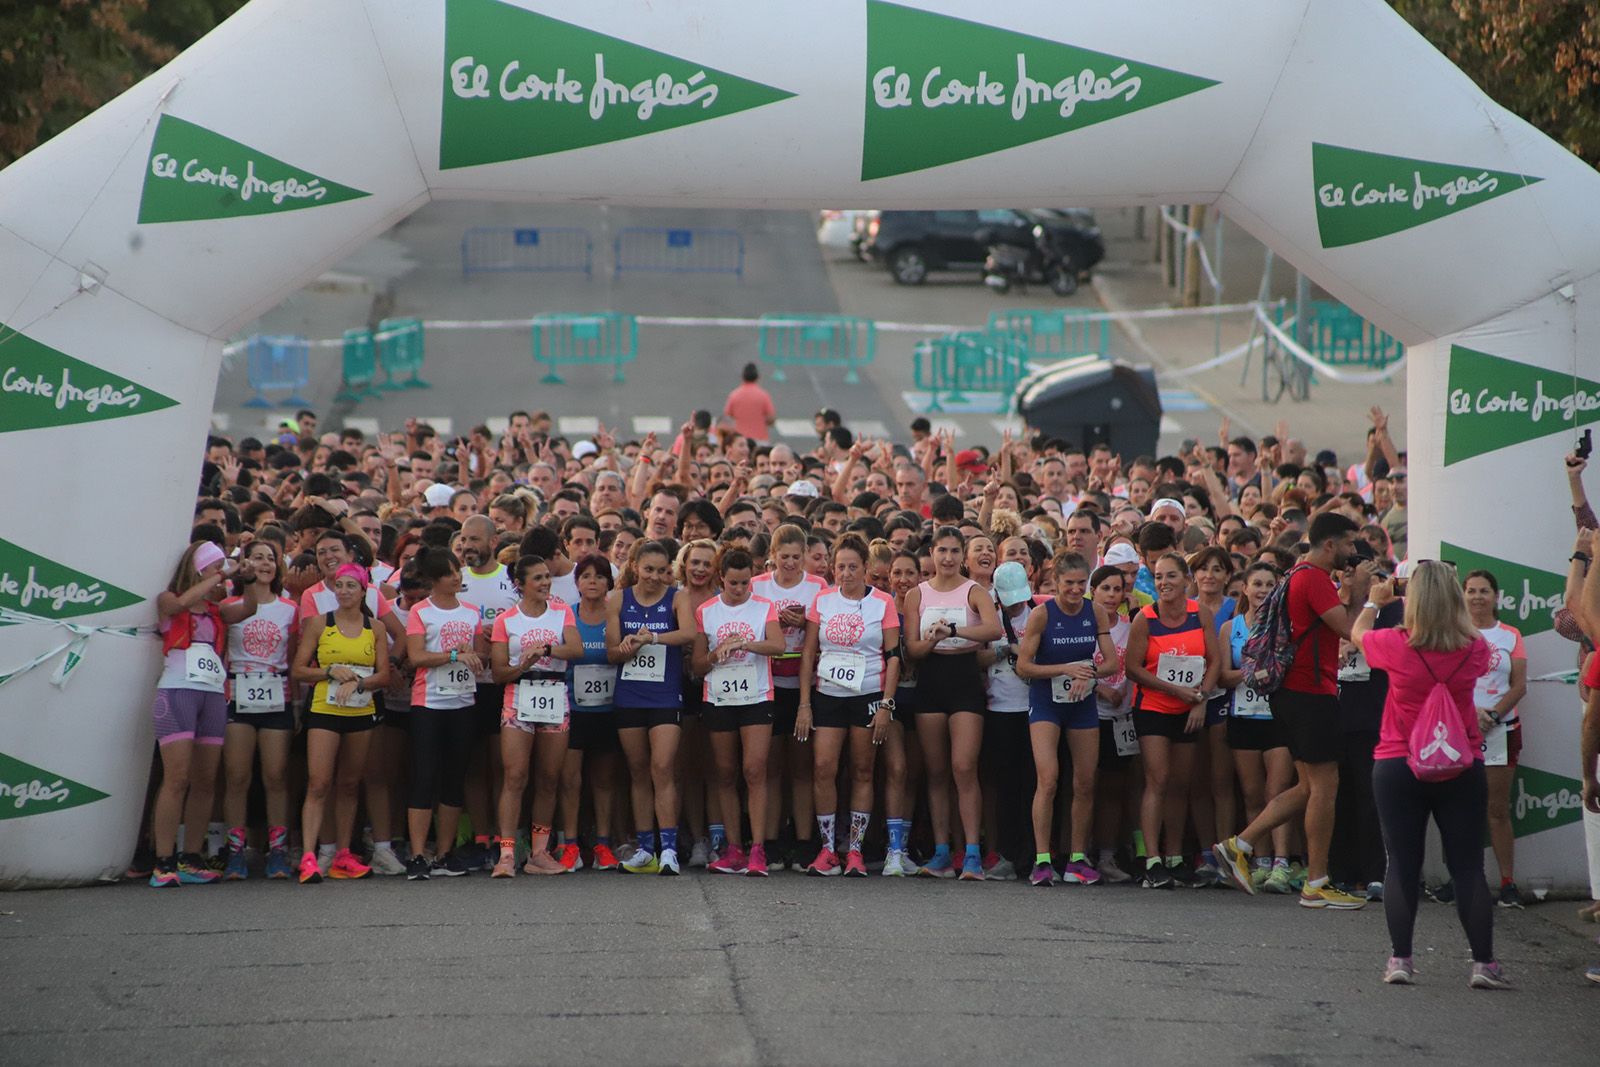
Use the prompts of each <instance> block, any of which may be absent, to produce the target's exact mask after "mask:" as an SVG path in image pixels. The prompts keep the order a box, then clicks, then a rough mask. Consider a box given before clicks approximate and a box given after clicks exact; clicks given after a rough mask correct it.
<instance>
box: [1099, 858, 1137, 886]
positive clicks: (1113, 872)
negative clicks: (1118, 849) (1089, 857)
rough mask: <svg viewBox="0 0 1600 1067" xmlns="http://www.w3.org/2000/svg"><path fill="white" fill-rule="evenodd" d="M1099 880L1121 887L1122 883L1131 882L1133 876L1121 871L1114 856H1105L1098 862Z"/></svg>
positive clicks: (1120, 866)
mask: <svg viewBox="0 0 1600 1067" xmlns="http://www.w3.org/2000/svg"><path fill="white" fill-rule="evenodd" d="M1099 870H1100V880H1101V881H1102V882H1106V883H1109V884H1111V885H1122V884H1123V883H1124V882H1131V881H1133V875H1131V874H1129V873H1128V872H1127V871H1125V870H1123V869H1122V865H1121V864H1119V863H1118V862H1117V859H1116V857H1115V856H1106V857H1105V858H1104V859H1102V860H1101V861H1100V867H1099Z"/></svg>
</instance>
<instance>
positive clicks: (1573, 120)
mask: <svg viewBox="0 0 1600 1067" xmlns="http://www.w3.org/2000/svg"><path fill="white" fill-rule="evenodd" d="M1389 2H1390V4H1391V5H1392V6H1393V7H1394V9H1395V11H1396V12H1398V13H1399V14H1400V15H1401V16H1402V17H1404V18H1405V19H1406V21H1408V22H1410V23H1411V25H1412V26H1414V27H1415V28H1416V30H1417V32H1418V33H1420V34H1422V36H1424V37H1426V38H1427V39H1428V41H1429V43H1430V44H1432V45H1433V46H1434V47H1435V48H1437V49H1438V50H1439V51H1440V52H1443V53H1444V54H1445V55H1446V56H1447V57H1449V59H1450V61H1451V62H1452V63H1454V64H1455V65H1456V66H1458V67H1460V68H1461V69H1462V70H1463V71H1465V72H1466V75H1467V76H1468V77H1469V78H1471V79H1472V80H1473V81H1474V82H1476V83H1477V84H1478V86H1479V87H1480V88H1482V89H1483V91H1484V92H1486V93H1488V94H1489V95H1490V96H1491V97H1493V98H1494V99H1495V100H1496V101H1498V102H1499V103H1500V104H1501V106H1503V107H1505V108H1506V110H1508V111H1511V112H1512V113H1514V114H1516V115H1519V116H1521V117H1522V118H1524V119H1526V120H1527V121H1528V122H1530V123H1532V124H1533V125H1534V126H1537V127H1538V128H1539V129H1541V130H1543V131H1544V132H1545V133H1546V134H1548V135H1549V136H1550V137H1551V138H1553V139H1554V140H1556V141H1557V142H1559V143H1560V144H1562V145H1564V146H1565V147H1566V148H1567V149H1568V150H1569V151H1570V152H1572V153H1573V154H1574V155H1576V156H1578V157H1579V158H1581V159H1583V160H1584V161H1585V162H1587V163H1588V164H1589V165H1590V166H1600V5H1596V4H1595V3H1593V2H1592V0H1389Z"/></svg>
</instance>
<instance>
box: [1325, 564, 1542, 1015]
mask: <svg viewBox="0 0 1600 1067" xmlns="http://www.w3.org/2000/svg"><path fill="white" fill-rule="evenodd" d="M1394 598H1395V595H1394V585H1393V583H1392V582H1377V583H1374V584H1373V586H1372V589H1371V591H1370V592H1369V593H1368V599H1367V602H1366V604H1365V605H1364V606H1363V607H1362V609H1361V614H1360V615H1358V616H1356V620H1355V623H1354V624H1353V625H1352V626H1351V628H1350V640H1351V641H1352V642H1353V643H1354V644H1355V646H1356V647H1357V648H1359V649H1360V650H1361V651H1362V652H1363V653H1364V654H1365V655H1366V657H1367V662H1368V663H1370V664H1371V665H1372V666H1373V667H1374V668H1376V669H1379V670H1384V671H1387V672H1389V695H1388V697H1387V699H1386V700H1385V701H1384V705H1383V725H1382V727H1381V729H1380V731H1379V736H1378V747H1377V748H1376V749H1375V750H1374V751H1373V761H1374V762H1373V768H1372V789H1373V793H1374V795H1375V797H1376V800H1377V803H1378V821H1379V824H1380V825H1381V826H1382V827H1383V843H1384V847H1385V849H1386V850H1387V852H1388V854H1389V870H1388V873H1387V875H1386V876H1385V877H1384V883H1383V914H1384V918H1385V919H1387V920H1388V923H1389V941H1390V944H1391V946H1392V950H1393V954H1392V955H1391V956H1390V958H1389V963H1388V965H1387V966H1386V967H1385V969H1384V975H1383V980H1384V981H1385V982H1387V983H1389V984H1391V985H1410V984H1411V983H1412V981H1413V980H1414V977H1415V973H1416V971H1415V967H1414V966H1413V964H1412V931H1413V928H1414V927H1415V926H1416V921H1417V901H1418V900H1419V899H1420V897H1421V895H1422V857H1423V853H1424V851H1425V850H1426V848H1427V828H1428V819H1429V818H1430V817H1432V819H1433V821H1434V824H1435V825H1436V826H1438V828H1439V839H1440V841H1441V843H1442V844H1443V846H1444V860H1445V865H1446V866H1447V867H1448V868H1449V869H1450V877H1451V879H1452V881H1454V882H1455V890H1456V914H1457V916H1458V917H1459V918H1460V920H1461V926H1462V928H1463V929H1464V930H1465V931H1466V933H1467V942H1468V944H1469V945H1470V946H1471V948H1472V973H1471V975H1470V977H1469V978H1468V984H1469V985H1471V986H1472V988H1474V989H1506V988H1509V986H1510V984H1511V983H1510V982H1509V981H1507V980H1506V977H1505V973H1504V972H1503V971H1502V970H1501V967H1500V964H1499V963H1498V962H1497V961H1496V960H1495V958H1494V906H1493V905H1492V904H1491V903H1490V899H1489V886H1488V884H1487V883H1486V882H1485V881H1484V878H1483V826H1484V821H1485V819H1486V818H1487V813H1488V810H1487V809H1488V781H1487V778H1486V776H1485V774H1484V769H1483V762H1482V761H1481V760H1475V761H1474V762H1473V763H1472V765H1471V766H1470V767H1469V768H1468V769H1466V770H1464V771H1462V772H1461V773H1459V774H1457V775H1456V776H1455V777H1453V778H1448V779H1445V780H1440V781H1423V780H1421V779H1419V778H1418V777H1417V776H1416V775H1415V774H1414V773H1413V772H1412V770H1411V766H1410V762H1409V759H1408V757H1411V756H1420V755H1421V754H1420V753H1412V752H1411V744H1410V741H1411V731H1412V728H1413V727H1414V726H1416V723H1417V719H1418V718H1419V717H1420V716H1421V714H1422V711H1423V705H1424V704H1425V703H1426V702H1427V701H1428V699H1429V696H1430V694H1431V693H1432V692H1433V690H1434V687H1435V686H1436V685H1440V684H1442V685H1444V686H1445V687H1446V689H1447V690H1448V691H1449V696H1450V701H1451V703H1452V704H1453V705H1454V707H1453V709H1452V710H1453V711H1454V712H1455V714H1456V726H1457V727H1458V730H1457V734H1458V736H1460V737H1463V738H1464V739H1465V743H1466V745H1467V748H1468V751H1469V752H1472V753H1477V752H1479V751H1480V748H1481V746H1482V744H1483V735H1482V734H1481V733H1480V732H1479V730H1478V714H1477V709H1475V708H1474V707H1473V699H1472V696H1473V689H1474V687H1475V686H1476V684H1477V680H1478V678H1479V677H1480V676H1481V675H1482V674H1483V672H1484V671H1486V670H1487V669H1488V668H1489V658H1490V652H1489V645H1488V643H1487V642H1486V641H1484V639H1483V638H1482V637H1481V636H1479V634H1478V630H1477V628H1476V627H1474V626H1473V625H1472V618H1471V616H1470V615H1468V613H1467V605H1466V602H1465V601H1464V599H1463V598H1462V595H1461V588H1460V587H1459V586H1457V585H1456V578H1455V572H1454V570H1453V568H1451V567H1450V565H1449V564H1447V563H1443V562H1440V561H1437V560H1428V561H1426V562H1424V563H1420V564H1418V565H1417V567H1416V569H1415V570H1413V571H1412V573H1411V577H1410V578H1409V579H1408V585H1407V588H1406V598H1405V621H1404V623H1403V624H1402V625H1401V626H1399V627H1397V628H1394V629H1389V630H1377V629H1374V628H1373V623H1374V621H1375V620H1376V618H1377V615H1378V612H1379V610H1381V609H1382V608H1383V606H1384V605H1385V604H1388V603H1389V602H1390V601H1392V600H1394ZM1441 725H1442V724H1441Z"/></svg>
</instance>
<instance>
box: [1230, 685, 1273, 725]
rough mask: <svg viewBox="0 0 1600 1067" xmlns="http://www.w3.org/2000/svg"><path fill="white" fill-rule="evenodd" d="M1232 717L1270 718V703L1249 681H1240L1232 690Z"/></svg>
mask: <svg viewBox="0 0 1600 1067" xmlns="http://www.w3.org/2000/svg"><path fill="white" fill-rule="evenodd" d="M1233 717H1234V718H1235V719H1270V718H1272V705H1271V704H1270V703H1269V702H1268V700H1267V698H1266V697H1264V696H1262V695H1261V694H1260V693H1258V692H1256V691H1255V689H1253V688H1252V687H1251V686H1250V684H1249V683H1247V682H1241V683H1240V684H1239V685H1238V686H1237V687H1236V688H1235V689H1234V691H1233Z"/></svg>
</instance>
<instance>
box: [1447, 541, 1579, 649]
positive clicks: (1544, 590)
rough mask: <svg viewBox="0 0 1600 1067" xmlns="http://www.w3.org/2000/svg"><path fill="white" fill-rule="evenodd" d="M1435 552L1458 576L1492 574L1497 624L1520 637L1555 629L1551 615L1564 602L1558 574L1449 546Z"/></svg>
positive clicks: (1564, 588)
mask: <svg viewBox="0 0 1600 1067" xmlns="http://www.w3.org/2000/svg"><path fill="white" fill-rule="evenodd" d="M1439 553H1440V555H1442V556H1443V557H1444V558H1445V559H1448V560H1450V561H1451V562H1452V563H1454V564H1455V565H1456V573H1457V574H1458V575H1462V576H1465V575H1466V574H1467V573H1468V572H1470V571H1478V570H1483V571H1488V572H1489V573H1490V574H1492V575H1494V577H1495V581H1497V582H1498V583H1499V584H1500V603H1499V606H1498V609H1497V612H1496V613H1497V614H1498V615H1499V617H1500V621H1501V622H1506V623H1510V624H1511V625H1512V626H1515V627H1516V628H1517V629H1518V630H1520V631H1522V636H1523V637H1531V636H1533V635H1534V634H1542V633H1544V632H1545V631H1546V630H1550V629H1553V628H1554V627H1555V613H1556V611H1557V610H1558V609H1560V608H1561V606H1562V605H1563V604H1565V603H1566V602H1567V595H1566V594H1567V580H1566V578H1565V577H1563V576H1562V575H1559V574H1552V573H1550V572H1549V571H1541V570H1539V569H1538V568H1536V567H1529V566H1526V565H1524V564H1521V563H1513V562H1512V561H1511V560H1508V559H1500V558H1498V557H1496V556H1485V555H1483V554H1482V553H1480V552H1473V551H1471V550H1470V549H1465V548H1462V547H1460V546H1459V545H1452V544H1449V543H1445V544H1442V545H1440V546H1439Z"/></svg>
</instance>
